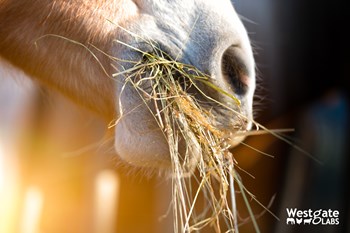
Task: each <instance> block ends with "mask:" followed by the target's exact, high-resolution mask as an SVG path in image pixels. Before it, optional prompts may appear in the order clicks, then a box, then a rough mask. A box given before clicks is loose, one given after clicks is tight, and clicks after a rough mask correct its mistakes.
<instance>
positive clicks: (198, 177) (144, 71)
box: [114, 41, 259, 232]
mask: <svg viewBox="0 0 350 233" xmlns="http://www.w3.org/2000/svg"><path fill="white" fill-rule="evenodd" d="M119 43H122V42H119ZM148 43H149V44H151V45H152V47H153V52H152V53H147V52H142V51H141V52H142V55H143V58H142V60H141V61H139V62H138V63H136V64H135V65H134V66H133V67H132V68H130V69H128V70H125V71H121V72H118V73H116V74H114V76H115V77H116V76H119V75H121V74H123V75H124V76H125V77H126V83H125V85H128V84H131V85H132V86H133V87H134V88H135V89H136V90H137V91H138V93H139V95H140V96H141V97H142V99H143V101H144V102H145V104H146V105H147V106H149V109H150V111H151V112H152V113H153V116H154V117H155V119H156V121H157V123H158V125H159V127H160V128H161V129H162V132H163V133H164V136H165V138H166V139H167V142H168V144H169V151H170V157H171V162H172V168H171V169H172V170H171V178H172V195H173V199H172V200H173V203H172V204H173V205H172V206H173V213H174V229H175V232H198V231H200V230H201V229H204V228H211V229H212V230H211V232H238V227H237V226H238V223H237V217H236V215H235V214H236V207H235V192H234V180H235V181H236V180H237V179H238V175H237V173H236V172H235V170H234V160H233V157H232V154H231V153H230V152H229V150H228V148H229V145H228V142H227V139H226V138H225V137H224V135H225V134H224V132H223V131H222V130H220V129H218V128H217V127H216V125H217V124H216V122H215V121H216V119H215V116H214V115H212V113H211V112H210V111H209V110H207V109H205V108H203V107H202V106H201V105H200V103H199V101H198V99H197V98H196V95H195V94H190V93H194V92H193V90H195V92H196V93H200V94H201V95H202V96H204V98H206V99H207V101H212V102H215V104H220V105H223V106H224V104H222V103H219V102H217V101H216V100H214V99H212V98H211V97H210V96H207V95H206V94H205V93H204V92H203V91H202V90H201V88H200V86H199V85H198V84H199V83H201V84H204V85H206V86H207V87H209V88H212V89H213V90H215V91H217V92H220V93H221V94H222V95H226V96H228V97H230V98H231V99H232V101H233V102H235V103H236V104H237V106H239V105H240V102H239V100H238V99H237V98H236V97H235V96H234V95H232V94H229V93H227V92H225V91H224V90H222V89H220V88H218V87H216V86H215V85H213V84H212V83H211V82H210V80H209V78H210V77H208V76H207V75H206V74H203V73H202V72H200V71H199V70H198V69H196V68H195V67H193V66H190V65H186V64H182V63H179V62H177V61H175V60H172V59H171V58H170V56H168V55H167V54H165V53H164V52H163V51H161V50H160V49H159V47H158V46H157V44H154V43H153V42H152V41H148ZM124 45H126V44H124ZM126 46H129V45H126ZM139 52H140V51H139ZM145 83H147V85H145ZM145 86H147V88H145ZM146 89H147V90H146ZM190 89H191V90H192V91H190ZM150 106H153V107H150ZM232 111H233V112H234V114H237V112H236V111H234V110H232ZM194 181H195V182H194ZM237 184H238V186H239V187H240V189H241V192H242V193H244V192H245V190H244V187H243V186H242V183H241V182H240V181H239V182H238V183H237ZM203 203H204V206H203ZM247 204H248V205H249V203H248V202H247ZM250 212H251V211H250ZM252 217H253V218H254V216H252ZM253 222H254V225H256V222H255V220H253ZM255 228H256V232H259V230H258V227H257V225H256V227H255Z"/></svg>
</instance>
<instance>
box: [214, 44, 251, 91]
mask: <svg viewBox="0 0 350 233" xmlns="http://www.w3.org/2000/svg"><path fill="white" fill-rule="evenodd" d="M221 69H222V74H223V76H224V78H225V80H226V81H227V82H228V83H230V84H231V86H232V88H233V91H234V92H235V93H236V94H237V95H244V94H246V93H247V92H248V88H249V71H248V68H247V65H246V62H245V59H244V54H243V53H242V51H241V49H240V48H239V47H237V46H234V45H233V46H230V47H229V48H228V49H226V51H225V52H224V53H223V55H222V61H221Z"/></svg>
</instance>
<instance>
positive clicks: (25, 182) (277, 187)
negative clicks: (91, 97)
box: [0, 0, 350, 233]
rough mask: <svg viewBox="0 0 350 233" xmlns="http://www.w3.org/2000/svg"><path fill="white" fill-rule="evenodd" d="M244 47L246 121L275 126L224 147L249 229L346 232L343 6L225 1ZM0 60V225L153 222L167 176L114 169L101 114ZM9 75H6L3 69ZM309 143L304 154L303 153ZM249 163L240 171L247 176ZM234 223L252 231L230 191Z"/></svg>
mask: <svg viewBox="0 0 350 233" xmlns="http://www.w3.org/2000/svg"><path fill="white" fill-rule="evenodd" d="M233 2H234V6H235V8H236V10H237V12H238V13H239V14H240V15H241V16H242V20H243V22H244V24H245V26H246V27H247V30H248V32H249V36H250V38H251V40H252V43H253V47H254V50H255V56H256V61H257V70H258V72H257V73H258V90H257V97H256V100H255V105H256V120H257V121H258V122H259V123H261V124H263V125H264V126H266V127H268V128H269V129H294V131H293V132H291V133H288V134H284V136H285V137H287V138H288V140H289V141H290V142H292V144H293V145H290V144H288V143H285V142H283V141H282V140H280V139H278V138H276V137H274V136H273V135H264V136H252V137H249V138H247V140H246V141H245V143H246V144H247V145H249V146H251V147H254V148H256V149H257V150H259V151H263V152H264V153H266V154H269V155H272V156H273V157H274V158H271V157H269V156H266V155H264V154H262V153H259V152H257V151H256V150H252V149H251V148H250V147H247V146H245V145H241V146H238V147H237V148H235V149H234V150H233V151H232V152H233V154H234V156H235V158H236V160H237V161H238V166H239V167H240V168H242V169H243V170H245V171H246V172H240V174H241V177H242V179H243V182H244V184H245V185H246V187H247V188H248V190H250V191H251V192H252V193H253V194H254V195H255V196H256V198H257V199H258V200H259V201H260V202H261V203H262V204H263V205H264V206H266V207H268V208H269V209H270V210H271V211H272V212H273V213H274V214H275V215H276V217H277V218H276V217H274V216H273V215H272V214H270V213H267V212H266V211H265V210H264V208H263V207H261V206H260V205H259V204H257V203H256V202H255V201H254V200H251V206H252V208H253V211H254V213H255V215H256V218H257V221H258V224H259V227H260V230H261V232H264V233H265V232H269V233H270V232H274V233H289V232H319V233H322V232H337V233H338V232H339V233H340V232H350V215H349V211H350V202H349V196H350V193H349V181H348V180H347V177H349V167H350V166H349V165H350V164H349V163H350V161H349V158H348V155H349V143H348V142H349V138H350V137H349V136H350V135H349V132H350V130H349V129H350V124H349V119H350V117H349V116H350V115H349V114H350V112H349V109H350V106H349V93H350V88H349V83H350V82H349V78H350V77H349V71H348V70H347V68H349V67H350V60H349V52H350V50H349V42H348V41H349V39H348V36H347V35H346V34H347V30H348V29H347V28H348V23H347V22H348V20H347V16H348V12H347V6H346V5H345V2H344V1H343V2H341V1H337V0H335V1H332V2H329V1H325V0H319V1H315V0H314V1H313V0H310V1H302V0H285V1H272V0H260V1H253V0H234V1H233ZM3 66H4V67H0V83H1V85H0V233H16V232H20V233H39V232H40V233H54V232H60V233H61V232H65V233H90V232H91V233H97V232H98V233H113V232H118V233H158V232H159V233H164V232H172V231H171V229H172V221H171V215H168V216H167V217H164V218H163V217H162V216H164V215H166V213H167V210H168V207H169V202H170V195H171V188H170V184H168V183H167V182H165V181H164V180H163V179H161V178H159V177H145V176H144V174H142V173H138V172H129V171H128V169H127V168H122V169H121V168H117V166H116V164H117V163H118V162H117V161H116V158H115V157H114V156H113V148H112V145H111V144H110V142H109V141H108V140H106V139H105V138H104V135H105V134H106V129H105V126H104V125H103V122H101V121H100V120H99V119H97V118H96V117H95V116H94V115H92V114H91V113H89V112H88V111H86V110H84V109H81V108H79V107H77V106H76V105H75V104H73V103H71V102H70V101H68V100H67V99H65V98H64V97H62V96H60V95H59V94H57V93H53V92H52V91H50V92H48V91H47V90H45V89H44V88H42V87H39V86H37V85H34V84H33V83H31V82H30V81H28V80H27V79H26V78H25V77H22V76H24V75H23V74H22V73H21V72H17V73H16V74H15V76H17V77H16V78H17V80H18V81H16V82H13V81H12V79H10V78H8V76H9V73H8V72H7V70H9V69H11V67H9V66H8V65H3ZM11 75H13V74H11ZM298 148H301V149H302V150H304V151H305V152H302V151H301V150H300V149H298ZM306 152H307V153H309V154H310V155H311V156H312V158H311V157H310V156H309V155H308V154H307V153H306ZM247 173H249V174H250V175H248V174H247ZM238 208H239V218H240V220H241V222H242V225H241V226H240V232H244V233H250V232H254V229H253V227H252V224H251V221H250V220H249V214H248V212H247V208H246V207H245V205H244V203H243V201H242V200H241V198H240V195H239V194H238ZM286 208H298V209H301V210H304V209H314V210H317V209H320V208H322V209H332V210H339V212H340V224H339V225H336V226H308V225H300V226H299V225H296V226H290V225H287V224H286V218H287V215H286V214H287V213H286Z"/></svg>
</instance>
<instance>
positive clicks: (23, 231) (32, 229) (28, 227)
mask: <svg viewBox="0 0 350 233" xmlns="http://www.w3.org/2000/svg"><path fill="white" fill-rule="evenodd" d="M43 201H44V198H43V194H42V193H41V191H40V190H39V189H38V188H36V187H29V188H28V189H27V191H26V194H25V198H24V208H23V212H22V219H21V228H20V233H39V232H40V231H39V228H40V227H39V226H40V217H41V210H42V206H43Z"/></svg>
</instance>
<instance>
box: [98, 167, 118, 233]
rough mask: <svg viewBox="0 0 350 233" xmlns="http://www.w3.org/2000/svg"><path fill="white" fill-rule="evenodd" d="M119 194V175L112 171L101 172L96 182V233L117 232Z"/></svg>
mask: <svg viewBox="0 0 350 233" xmlns="http://www.w3.org/2000/svg"><path fill="white" fill-rule="evenodd" d="M118 194H119V177H118V176H117V174H116V173H115V172H114V171H110V170H104V171H102V172H100V173H99V174H98V175H97V176H96V180H95V203H94V204H95V212H94V214H95V216H94V219H95V225H94V230H95V231H94V232H96V233H98V232H104V233H114V232H115V226H116V217H117V201H118Z"/></svg>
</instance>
